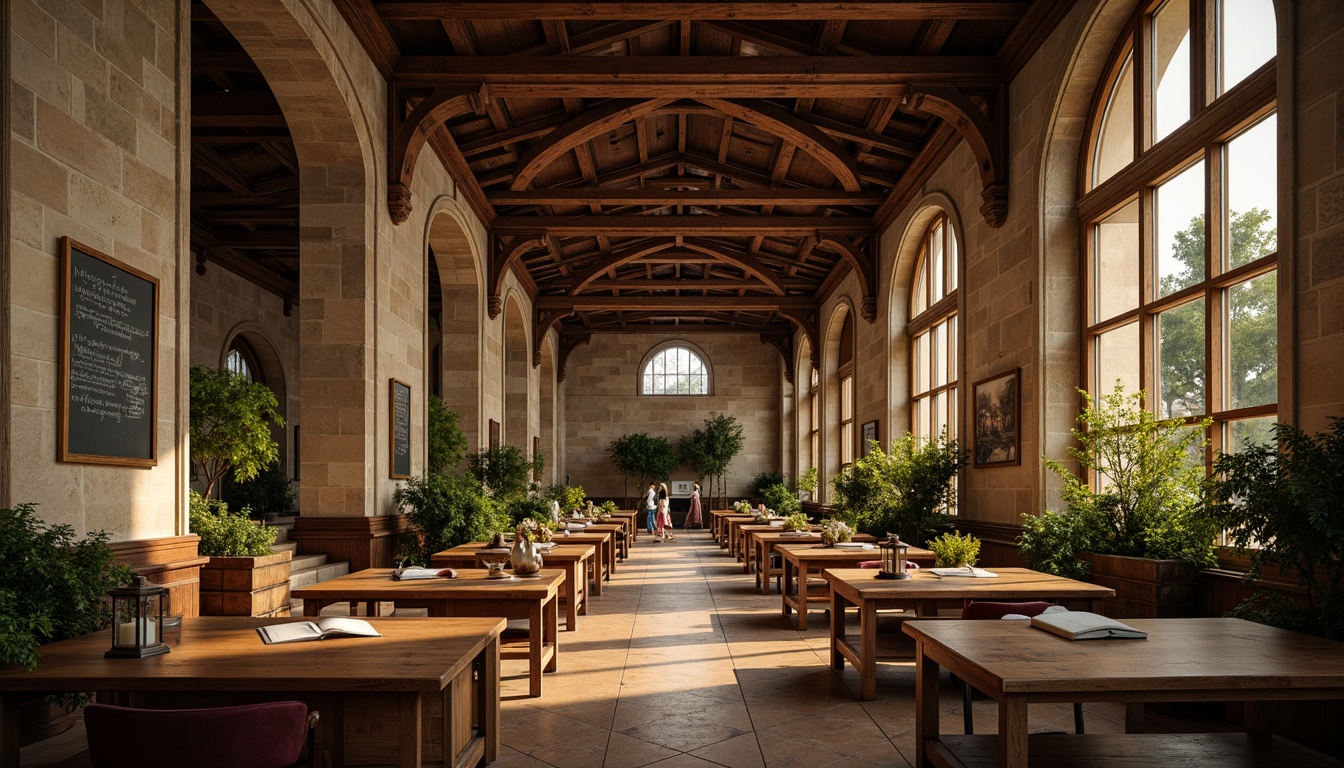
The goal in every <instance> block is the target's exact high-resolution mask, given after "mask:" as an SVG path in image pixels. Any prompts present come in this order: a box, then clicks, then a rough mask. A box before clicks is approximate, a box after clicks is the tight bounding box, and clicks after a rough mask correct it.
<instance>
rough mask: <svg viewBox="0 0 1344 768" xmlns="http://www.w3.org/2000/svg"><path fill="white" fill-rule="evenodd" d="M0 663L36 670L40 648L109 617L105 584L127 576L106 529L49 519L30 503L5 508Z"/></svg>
mask: <svg viewBox="0 0 1344 768" xmlns="http://www.w3.org/2000/svg"><path fill="white" fill-rule="evenodd" d="M0 563H4V567H2V568H0V664H18V665H22V666H23V667H24V668H26V669H29V670H32V669H34V668H35V667H36V666H37V663H38V658H39V657H38V653H37V649H38V648H40V647H42V646H43V645H46V644H47V643H52V642H56V641H58V640H65V639H68V638H71V637H78V636H80V635H86V634H88V633H90V632H95V631H97V630H99V629H105V628H107V627H108V626H110V624H111V620H112V613H111V604H110V603H109V602H108V599H107V594H106V593H107V590H109V589H111V588H112V587H117V586H121V585H122V584H125V583H126V582H127V581H128V580H129V579H130V577H131V572H130V570H129V569H128V568H126V567H125V566H123V565H120V564H119V563H117V561H116V556H115V555H114V554H113V552H112V550H111V548H109V547H108V546H107V535H106V534H104V533H103V532H101V531H95V532H93V533H90V534H88V535H87V536H85V537H84V538H78V537H76V536H75V531H74V528H72V527H70V526H68V525H48V524H47V523H45V522H43V521H42V520H40V519H39V518H38V517H37V510H36V507H35V505H33V504H19V505H16V506H15V507H14V508H13V509H0Z"/></svg>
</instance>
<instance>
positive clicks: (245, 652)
mask: <svg viewBox="0 0 1344 768" xmlns="http://www.w3.org/2000/svg"><path fill="white" fill-rule="evenodd" d="M293 621H307V619H301V618H283V619H254V618H234V617H223V616H218V617H216V616H204V617H195V618H186V619H183V620H182V639H181V640H180V641H179V642H178V643H177V644H176V645H173V646H171V649H170V651H169V652H168V653H165V654H161V655H159V656H151V657H149V658H145V659H108V658H104V657H103V653H104V652H105V651H106V650H107V649H108V648H110V647H112V639H111V633H110V630H105V631H102V632H95V633H93V634H91V635H85V636H83V637H77V638H74V639H73V640H65V641H62V642H59V643H53V644H51V645H47V646H44V647H43V648H42V649H41V650H40V651H39V653H40V654H41V657H42V658H41V660H40V661H39V662H38V665H37V669H35V670H33V671H32V672H26V671H24V670H23V669H22V668H19V667H13V666H6V667H3V668H0V691H32V690H48V691H87V690H89V689H90V688H97V689H99V690H112V691H151V690H161V691H175V690H184V689H194V690H211V691H351V690H367V689H370V688H375V687H376V688H377V689H379V690H386V691H422V692H423V691H431V692H432V691H439V690H442V689H443V688H444V686H446V685H447V684H448V683H449V681H451V680H452V679H453V677H454V676H455V675H457V674H458V672H460V671H461V670H462V669H463V668H465V665H467V664H470V663H471V660H472V659H473V658H475V657H476V655H477V654H479V653H480V652H481V651H482V650H483V649H484V648H485V647H486V646H487V644H488V643H489V642H490V641H491V639H492V638H498V636H499V634H500V632H502V631H503V630H504V626H505V622H504V620H502V619H493V618H486V619H477V618H461V619H429V618H400V619H398V618H372V619H369V623H370V624H372V625H373V626H374V627H376V628H377V629H378V631H379V632H381V633H382V634H383V636H382V637H339V638H331V639H329V640H319V641H314V642H308V643H285V644H282V645H266V644H264V643H262V642H261V637H260V636H258V635H257V632H256V628H257V627H260V626H269V625H272V624H282V623H286V622H293Z"/></svg>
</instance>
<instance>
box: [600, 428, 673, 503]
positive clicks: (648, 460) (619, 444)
mask: <svg viewBox="0 0 1344 768" xmlns="http://www.w3.org/2000/svg"><path fill="white" fill-rule="evenodd" d="M607 455H608V456H610V457H611V465H612V466H613V467H615V468H616V471H617V472H620V473H621V475H622V477H624V478H625V490H624V494H625V498H627V499H629V498H630V479H631V478H637V479H638V480H639V487H640V488H647V487H648V485H649V483H650V482H653V481H654V480H656V479H658V478H664V477H667V476H668V475H670V474H672V470H674V469H676V468H677V456H676V451H675V450H674V449H673V447H672V441H670V440H668V439H667V438H666V437H653V436H651V435H649V434H648V433H647V432H635V433H631V434H624V435H621V436H620V437H618V438H616V439H615V440H612V441H611V443H609V444H608V445H607Z"/></svg>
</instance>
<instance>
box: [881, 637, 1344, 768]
mask: <svg viewBox="0 0 1344 768" xmlns="http://www.w3.org/2000/svg"><path fill="white" fill-rule="evenodd" d="M1126 623H1127V624H1130V625H1131V626H1134V627H1136V628H1138V629H1142V630H1144V631H1146V632H1147V633H1148V639H1147V640H1081V641H1071V640H1065V639H1063V638H1060V637H1056V636H1055V635H1052V634H1050V633H1048V632H1043V631H1041V630H1038V629H1033V628H1032V627H1031V626H1030V623H1029V622H1025V621H936V622H934V621H909V622H906V623H905V624H904V626H903V630H904V631H905V632H906V633H907V634H909V635H910V636H911V637H913V638H914V639H915V643H916V645H915V647H916V660H917V666H916V673H915V695H916V715H915V765H916V766H965V765H998V766H1002V767H1003V768H1025V766H1027V765H1028V764H1029V762H1028V759H1029V757H1032V756H1034V757H1036V758H1037V762H1035V763H1032V764H1041V765H1044V764H1047V763H1048V764H1049V765H1060V766H1063V765H1098V764H1106V763H1108V762H1109V763H1110V764H1113V765H1121V764H1123V765H1124V766H1139V765H1142V766H1158V765H1164V766H1165V765H1171V766H1175V765H1180V766H1182V768H1184V767H1185V766H1196V765H1200V766H1203V765H1208V766H1231V765H1236V766H1246V765H1262V766H1275V767H1276V768H1277V767H1280V766H1289V765H1291V766H1294V768H1298V767H1300V766H1316V765H1334V766H1338V765H1340V761H1338V760H1334V759H1331V758H1324V756H1323V755H1320V754H1319V753H1314V752H1312V751H1311V750H1306V749H1304V748H1302V747H1300V746H1298V745H1296V744H1294V743H1292V742H1289V741H1286V740H1284V739H1280V738H1277V737H1273V736H1268V735H1265V734H1263V733H1262V729H1261V728H1260V721H1259V715H1258V710H1259V708H1260V706H1263V705H1257V704H1255V703H1254V702H1264V701H1276V700H1290V699H1303V700H1320V699H1340V698H1344V645H1341V644H1340V643H1336V642H1331V641H1329V640H1323V639H1321V638H1317V637H1310V636H1308V635H1302V634H1298V633H1296V632H1288V631H1286V630H1282V629H1276V628H1274V627H1268V626H1265V625H1262V624H1254V623H1251V622H1248V621H1242V620H1241V619H1221V618H1219V619H1134V620H1128V619H1127V620H1126ZM939 667H945V668H947V669H948V670H950V671H951V672H952V673H953V674H955V675H957V676H959V677H961V678H962V679H964V680H967V681H969V682H970V683H971V684H972V685H974V686H975V687H976V688H977V689H979V690H981V691H983V692H984V693H986V694H988V695H989V696H990V697H991V698H993V699H994V700H995V701H997V702H998V705H999V732H998V735H997V736H989V735H984V736H961V735H957V736H950V735H948V736H940V735H939V733H938V730H939V729H938V720H939V710H940V707H939V702H938V688H939V686H938V670H939ZM1074 701H1122V702H1128V703H1129V704H1130V708H1131V711H1132V712H1133V711H1135V710H1139V709H1141V707H1142V702H1145V701H1228V702H1238V701H1241V702H1247V707H1246V726H1247V731H1248V732H1249V733H1219V734H1137V733H1136V731H1138V730H1140V727H1141V725H1142V722H1143V721H1142V718H1141V717H1133V716H1131V717H1128V718H1127V721H1128V722H1127V723H1126V725H1127V730H1128V731H1129V733H1128V734H1124V735H1120V734H1102V735H1099V734H1083V735H1049V736H1028V735H1027V705H1028V704H1029V703H1033V702H1074ZM1121 755H1126V757H1125V758H1121V757H1120V756H1121ZM1322 758H1324V759H1322Z"/></svg>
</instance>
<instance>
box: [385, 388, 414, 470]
mask: <svg viewBox="0 0 1344 768" xmlns="http://www.w3.org/2000/svg"><path fill="white" fill-rule="evenodd" d="M388 384H389V385H390V390H391V397H390V400H391V405H390V407H389V422H390V423H391V429H392V463H391V468H390V470H389V474H388V477H391V478H393V479H395V480H403V479H405V478H408V477H410V476H411V385H410V384H407V383H405V382H402V381H397V380H396V379H391V380H390V381H389V382H388Z"/></svg>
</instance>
